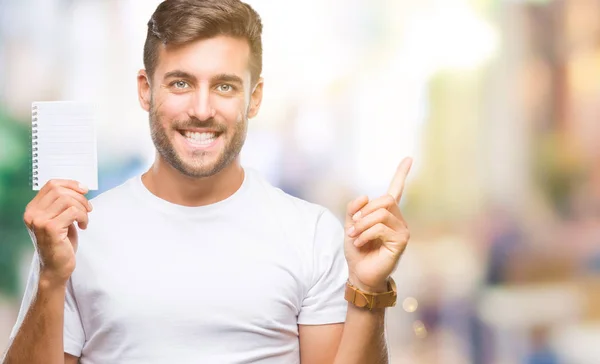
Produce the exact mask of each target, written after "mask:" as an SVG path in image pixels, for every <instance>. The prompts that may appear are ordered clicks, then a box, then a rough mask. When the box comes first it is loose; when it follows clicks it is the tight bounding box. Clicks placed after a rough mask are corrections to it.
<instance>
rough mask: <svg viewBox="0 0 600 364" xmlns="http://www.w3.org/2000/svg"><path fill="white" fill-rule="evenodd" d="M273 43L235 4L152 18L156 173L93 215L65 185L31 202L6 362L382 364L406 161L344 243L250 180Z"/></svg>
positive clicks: (176, 8) (144, 94)
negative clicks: (268, 45) (27, 266)
mask: <svg viewBox="0 0 600 364" xmlns="http://www.w3.org/2000/svg"><path fill="white" fill-rule="evenodd" d="M261 32H262V25H261V21H260V18H259V16H258V14H256V12H255V11H254V10H253V9H252V8H251V7H250V6H248V5H246V4H244V3H242V2H240V1H239V0H195V1H194V0H168V1H165V2H163V3H162V4H160V5H159V6H158V8H157V9H156V11H155V13H154V14H153V16H152V18H151V20H150V22H149V24H148V34H147V39H146V43H145V47H144V66H145V70H141V71H140V72H139V74H138V91H139V101H140V104H141V106H142V107H143V108H144V109H145V110H146V111H148V112H149V119H150V126H151V131H152V139H153V142H154V144H155V146H156V150H157V153H156V159H155V162H154V164H153V165H152V167H151V168H150V169H149V170H148V171H147V172H146V173H144V174H143V175H141V176H138V177H136V178H133V179H131V180H129V181H127V182H125V183H124V184H122V185H121V186H118V187H116V188H114V189H112V190H110V191H107V192H105V193H103V194H102V195H100V196H98V197H96V198H95V199H94V200H93V207H92V205H91V204H90V202H88V201H87V199H86V198H85V197H84V195H85V193H86V192H87V189H86V188H85V187H84V186H81V185H78V184H77V182H75V181H68V180H53V181H50V182H48V183H47V184H46V185H45V186H44V187H43V188H42V189H41V190H40V191H39V193H38V194H37V196H36V197H35V198H34V199H33V200H32V201H31V203H30V204H29V205H28V206H27V208H26V211H25V214H24V221H25V223H26V225H27V226H28V228H29V229H30V232H31V235H32V239H33V241H34V243H35V245H36V254H35V256H34V261H33V264H32V269H31V274H30V278H29V282H28V287H27V290H26V294H25V297H24V299H23V304H22V308H21V313H20V316H19V319H18V321H17V324H16V325H15V328H14V330H13V335H12V338H11V345H10V347H9V350H8V352H7V354H6V357H5V360H4V363H6V364H24V363H27V364H33V363H44V364H53V363H77V362H78V360H79V361H80V362H81V363H111V364H112V363H178V364H182V363H300V362H301V363H302V364H317V363H319V364H320V363H344V364H349V363H361V364H365V363H384V362H387V349H386V344H385V338H384V314H385V307H388V306H391V305H393V303H394V302H395V296H394V285H393V283H392V282H393V281H391V280H390V278H389V276H390V274H391V273H392V271H393V270H394V269H395V267H396V264H397V262H398V259H399V257H400V255H401V254H402V252H403V250H404V248H405V246H406V244H407V241H408V230H407V228H406V225H405V223H404V222H403V220H402V217H401V214H400V211H399V209H398V206H397V204H398V202H399V199H400V195H401V193H402V188H403V184H404V179H405V177H406V174H407V173H408V170H409V168H410V163H411V162H410V160H409V159H407V160H405V161H404V162H403V163H401V164H400V167H399V169H398V172H397V174H396V176H395V177H394V180H393V181H392V183H391V185H390V190H389V191H388V192H389V193H388V194H386V195H384V196H383V197H381V198H378V199H374V200H371V201H369V200H368V198H367V197H360V198H358V199H357V200H355V201H352V202H351V203H350V204H349V205H348V210H347V217H346V233H344V231H343V230H342V228H341V226H340V224H339V223H338V222H337V220H336V219H335V217H334V216H333V214H331V213H330V212H329V211H327V210H326V209H324V208H322V207H320V206H317V205H314V204H310V203H308V202H305V201H302V200H299V199H296V198H293V197H291V196H289V195H287V194H285V193H283V192H282V191H281V190H279V189H276V188H274V187H273V186H271V185H269V184H268V183H267V182H266V181H265V180H264V179H262V178H261V177H260V176H259V175H258V174H257V173H256V172H255V171H252V170H250V169H247V168H242V166H241V164H240V160H239V153H240V150H241V148H242V145H243V144H244V140H245V136H246V129H247V125H248V119H249V118H252V117H254V116H255V115H256V114H257V113H258V110H259V108H260V103H261V99H262V90H263V80H262V78H261V77H260V74H261V69H262V62H261V59H262V45H261ZM75 222H76V223H77V227H76V225H75ZM88 222H89V226H88ZM75 253H76V254H75ZM345 290H346V292H348V293H347V297H346V298H347V300H348V301H349V302H346V300H345V299H344V298H345V296H344V295H345ZM367 300H369V301H368V302H367ZM364 306H367V307H364Z"/></svg>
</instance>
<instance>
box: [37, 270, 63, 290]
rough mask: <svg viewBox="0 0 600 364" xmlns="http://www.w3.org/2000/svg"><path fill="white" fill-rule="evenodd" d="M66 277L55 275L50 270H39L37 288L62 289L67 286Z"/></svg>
mask: <svg viewBox="0 0 600 364" xmlns="http://www.w3.org/2000/svg"><path fill="white" fill-rule="evenodd" d="M67 281H68V278H67V279H64V278H62V277H59V276H57V275H56V274H54V273H52V272H47V271H43V270H42V271H40V277H39V281H38V288H40V289H63V288H65V287H66V286H67Z"/></svg>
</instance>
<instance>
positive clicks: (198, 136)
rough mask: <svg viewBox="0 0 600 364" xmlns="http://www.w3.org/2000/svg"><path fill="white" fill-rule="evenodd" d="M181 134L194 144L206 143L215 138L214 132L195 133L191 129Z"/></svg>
mask: <svg viewBox="0 0 600 364" xmlns="http://www.w3.org/2000/svg"><path fill="white" fill-rule="evenodd" d="M183 136H185V137H186V138H187V140H189V141H191V142H193V143H194V144H200V145H208V144H210V143H212V142H214V141H215V138H216V135H215V133H197V132H192V131H185V132H184V133H183Z"/></svg>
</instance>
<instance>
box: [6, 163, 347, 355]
mask: <svg viewBox="0 0 600 364" xmlns="http://www.w3.org/2000/svg"><path fill="white" fill-rule="evenodd" d="M245 171H246V173H245V178H244V182H243V183H242V186H241V188H240V189H239V190H238V191H237V192H236V193H234V194H233V195H232V196H230V197H229V198H227V199H225V200H223V201H220V202H218V203H215V204H212V205H208V206H201V207H185V206H180V205H175V204H172V203H169V202H167V201H165V200H162V199H160V198H158V197H157V196H155V195H153V194H152V193H151V192H150V191H148V190H147V189H146V187H145V186H144V185H143V184H142V181H141V178H140V176H137V177H135V178H132V179H130V180H128V181H127V182H125V183H124V184H122V185H120V186H119V187H116V188H114V189H112V190H109V191H107V192H105V193H103V194H101V195H100V196H98V197H96V198H94V199H93V200H92V204H93V206H94V210H93V211H92V212H91V213H90V215H89V220H90V222H89V227H88V229H87V230H84V231H80V232H79V234H80V235H79V248H78V251H77V266H76V268H75V271H74V272H73V275H72V276H71V278H70V280H69V284H68V289H67V298H66V302H65V324H64V346H65V348H64V350H65V352H67V353H70V354H72V355H75V356H80V357H81V363H82V364H91V363H94V364H105V363H111V364H115V363H132V364H133V363H144V364H146V363H178V364H184V363H220V364H221V363H223V364H227V363H265V364H266V363H286V364H287V363H298V362H299V342H298V324H304V325H320V324H329V323H339V322H344V321H345V317H346V308H347V303H346V302H345V300H344V297H343V296H344V293H343V289H344V284H345V281H346V279H347V265H346V260H345V258H344V255H343V229H342V226H341V224H340V222H339V221H338V220H337V219H336V218H335V216H334V215H333V214H332V213H331V212H330V211H328V210H327V209H325V208H323V207H321V206H318V205H315V204H311V203H308V202H306V201H303V200H300V199H297V198H295V197H292V196H290V195H287V194H285V193H284V192H282V191H281V190H280V189H277V188H275V187H273V186H272V185H270V184H269V183H268V182H267V181H266V180H264V179H263V178H262V177H261V176H260V175H259V174H258V172H256V171H254V170H252V169H248V168H246V169H245ZM37 259H38V258H37V256H36V255H34V261H33V263H32V269H31V273H30V277H29V281H28V285H27V288H26V292H25V296H24V299H23V303H22V306H21V311H20V314H19V318H18V320H17V324H16V325H15V327H14V329H13V335H15V334H16V332H17V329H18V327H19V325H20V323H21V322H22V320H23V317H24V315H25V313H26V311H27V309H28V307H29V304H30V301H31V297H33V296H34V295H35V290H36V288H37V277H38V271H39V266H38V260H37Z"/></svg>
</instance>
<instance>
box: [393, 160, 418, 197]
mask: <svg viewBox="0 0 600 364" xmlns="http://www.w3.org/2000/svg"><path fill="white" fill-rule="evenodd" d="M411 166H412V158H410V157H406V158H404V159H403V160H402V162H400V164H399V165H398V168H397V169H396V174H394V177H393V178H392V182H391V183H390V187H389V188H388V194H389V195H391V196H392V197H393V198H394V200H396V202H397V203H399V202H400V198H402V191H403V190H404V183H405V181H406V176H408V172H409V171H410V167H411Z"/></svg>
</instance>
